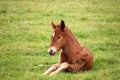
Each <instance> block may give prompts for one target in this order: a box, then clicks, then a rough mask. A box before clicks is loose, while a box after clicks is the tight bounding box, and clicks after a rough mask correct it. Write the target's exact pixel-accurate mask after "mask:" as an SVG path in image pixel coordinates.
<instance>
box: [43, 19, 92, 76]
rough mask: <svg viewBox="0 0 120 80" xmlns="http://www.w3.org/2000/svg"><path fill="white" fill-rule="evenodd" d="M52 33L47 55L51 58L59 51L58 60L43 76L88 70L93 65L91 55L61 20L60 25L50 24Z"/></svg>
mask: <svg viewBox="0 0 120 80" xmlns="http://www.w3.org/2000/svg"><path fill="white" fill-rule="evenodd" d="M51 24H52V27H53V29H54V32H53V34H52V37H51V44H50V47H49V49H48V53H49V54H50V55H51V56H53V55H55V53H56V52H58V51H59V50H61V54H60V60H59V62H58V63H56V64H54V65H53V66H51V67H50V68H49V69H48V70H47V71H46V72H45V73H43V74H44V75H50V76H52V75H55V74H57V73H58V72H60V71H62V70H67V71H69V72H77V71H79V70H88V69H90V68H92V65H93V55H92V53H91V52H90V51H89V50H88V49H87V48H86V47H82V46H81V45H80V44H79V43H78V41H77V40H76V38H75V37H74V35H73V34H72V32H71V31H70V30H69V29H68V28H67V27H66V25H65V23H64V21H63V20H61V23H60V25H56V24H54V23H53V22H51Z"/></svg>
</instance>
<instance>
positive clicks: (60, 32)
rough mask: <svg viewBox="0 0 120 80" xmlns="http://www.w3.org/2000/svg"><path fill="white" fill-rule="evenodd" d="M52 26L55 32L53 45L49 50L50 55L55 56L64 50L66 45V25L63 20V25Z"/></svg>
mask: <svg viewBox="0 0 120 80" xmlns="http://www.w3.org/2000/svg"><path fill="white" fill-rule="evenodd" d="M51 25H52V27H53V29H54V31H53V33H52V36H51V44H50V47H49V49H48V53H49V54H50V55H55V53H56V52H57V51H59V50H60V49H62V47H63V46H64V44H65V33H64V31H65V30H64V29H65V23H64V21H63V20H61V23H60V24H59V25H56V24H54V23H53V22H51Z"/></svg>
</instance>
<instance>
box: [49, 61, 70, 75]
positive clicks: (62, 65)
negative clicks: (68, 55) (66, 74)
mask: <svg viewBox="0 0 120 80" xmlns="http://www.w3.org/2000/svg"><path fill="white" fill-rule="evenodd" d="M68 66H69V64H68V63H66V62H64V63H62V64H61V65H60V66H59V68H58V69H57V70H56V71H54V72H52V73H50V76H52V75H55V74H57V73H58V72H60V71H62V70H64V69H67V68H68Z"/></svg>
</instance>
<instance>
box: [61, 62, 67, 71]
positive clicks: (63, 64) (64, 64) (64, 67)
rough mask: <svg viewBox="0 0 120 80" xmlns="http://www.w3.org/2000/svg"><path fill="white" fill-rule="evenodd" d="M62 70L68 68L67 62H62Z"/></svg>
mask: <svg viewBox="0 0 120 80" xmlns="http://www.w3.org/2000/svg"><path fill="white" fill-rule="evenodd" d="M60 66H61V67H62V68H63V69H66V68H68V66H69V64H68V63H67V62H64V63H62V64H61V65H60Z"/></svg>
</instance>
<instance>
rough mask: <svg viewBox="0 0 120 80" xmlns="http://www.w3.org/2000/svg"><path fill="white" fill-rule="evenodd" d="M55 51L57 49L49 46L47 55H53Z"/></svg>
mask: <svg viewBox="0 0 120 80" xmlns="http://www.w3.org/2000/svg"><path fill="white" fill-rule="evenodd" d="M56 52H57V49H56V48H55V47H50V48H49V49H48V53H49V55H51V56H53V55H55V53H56Z"/></svg>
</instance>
